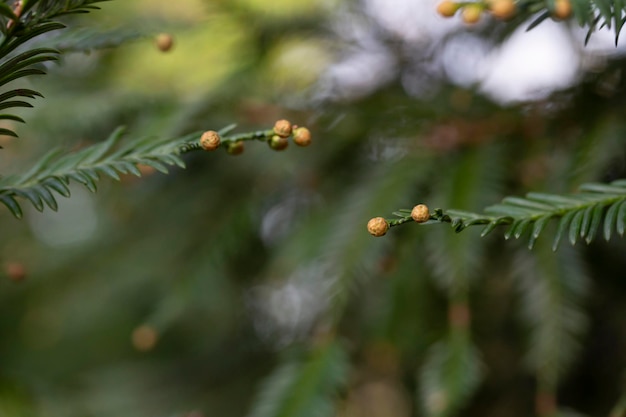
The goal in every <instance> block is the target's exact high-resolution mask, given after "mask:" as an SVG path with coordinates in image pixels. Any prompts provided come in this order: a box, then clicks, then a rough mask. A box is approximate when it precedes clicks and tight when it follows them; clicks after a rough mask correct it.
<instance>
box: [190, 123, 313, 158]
mask: <svg viewBox="0 0 626 417" xmlns="http://www.w3.org/2000/svg"><path fill="white" fill-rule="evenodd" d="M290 136H291V138H292V140H293V143H295V144H296V145H298V146H309V145H310V144H311V132H310V131H309V129H307V128H306V127H300V126H297V125H292V124H291V123H290V122H289V121H288V120H284V119H282V120H278V121H277V122H276V123H275V124H274V127H273V128H272V130H271V131H265V132H260V133H254V134H251V135H250V136H246V137H245V138H241V137H239V138H238V139H237V140H229V141H226V143H224V145H225V147H226V151H227V152H228V153H229V154H231V155H239V154H241V153H242V152H243V150H244V145H243V140H252V139H261V140H265V141H267V143H268V145H269V146H270V148H272V149H274V150H275V151H282V150H284V149H285V148H287V146H289V137H290ZM222 144H223V143H222V138H221V137H220V134H219V133H218V132H216V131H214V130H207V131H206V132H204V133H203V134H202V136H201V137H200V147H201V148H202V149H204V150H205V151H214V150H216V149H217V148H219V147H220V146H221V145H222Z"/></svg>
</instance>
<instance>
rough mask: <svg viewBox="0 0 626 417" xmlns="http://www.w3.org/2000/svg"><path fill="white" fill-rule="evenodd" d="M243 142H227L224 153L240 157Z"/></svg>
mask: <svg viewBox="0 0 626 417" xmlns="http://www.w3.org/2000/svg"><path fill="white" fill-rule="evenodd" d="M243 148H244V147H243V142H242V141H240V140H238V141H236V142H228V147H227V148H226V152H228V153H229V154H231V155H241V154H242V153H243Z"/></svg>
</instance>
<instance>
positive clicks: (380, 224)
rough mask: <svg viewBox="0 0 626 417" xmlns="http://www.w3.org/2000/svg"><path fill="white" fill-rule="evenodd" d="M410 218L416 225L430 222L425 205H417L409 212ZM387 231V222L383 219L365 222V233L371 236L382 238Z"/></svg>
mask: <svg viewBox="0 0 626 417" xmlns="http://www.w3.org/2000/svg"><path fill="white" fill-rule="evenodd" d="M411 218H412V219H413V220H414V221H416V222H417V223H425V222H427V221H428V220H430V212H429V211H428V206H427V205H425V204H418V205H417V206H415V207H413V210H411ZM387 230H389V222H388V221H387V220H385V218H384V217H374V218H373V219H370V221H369V222H367V231H368V232H369V233H370V235H372V236H376V237H380V236H384V235H385V234H386V233H387Z"/></svg>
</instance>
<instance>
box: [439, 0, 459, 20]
mask: <svg viewBox="0 0 626 417" xmlns="http://www.w3.org/2000/svg"><path fill="white" fill-rule="evenodd" d="M457 10H459V4H458V3H455V2H453V1H450V0H443V1H442V2H441V3H439V4H438V5H437V13H439V14H440V15H441V16H443V17H452V16H454V15H455V14H456V12H457Z"/></svg>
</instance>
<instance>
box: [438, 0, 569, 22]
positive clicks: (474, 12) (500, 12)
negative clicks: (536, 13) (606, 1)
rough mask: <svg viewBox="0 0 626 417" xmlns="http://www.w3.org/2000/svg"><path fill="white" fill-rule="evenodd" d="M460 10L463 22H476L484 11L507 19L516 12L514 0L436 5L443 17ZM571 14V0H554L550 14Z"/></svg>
mask: <svg viewBox="0 0 626 417" xmlns="http://www.w3.org/2000/svg"><path fill="white" fill-rule="evenodd" d="M459 10H460V11H461V18H462V19H463V21H464V22H465V23H468V24H474V23H477V22H478V21H479V20H480V18H481V16H482V15H483V14H484V13H490V14H491V15H492V16H493V17H495V18H496V19H500V20H507V19H510V18H512V17H513V16H515V14H516V13H517V5H516V1H515V0H482V1H476V2H468V1H459V2H456V1H452V0H443V1H442V2H440V3H439V4H438V5H437V13H439V14H440V15H441V16H443V17H452V16H454V15H455V14H456V13H457V12H458V11H459ZM571 15H572V4H571V0H555V2H554V8H553V9H552V16H553V17H554V18H555V19H559V20H563V19H567V18H569V17H570V16H571Z"/></svg>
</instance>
